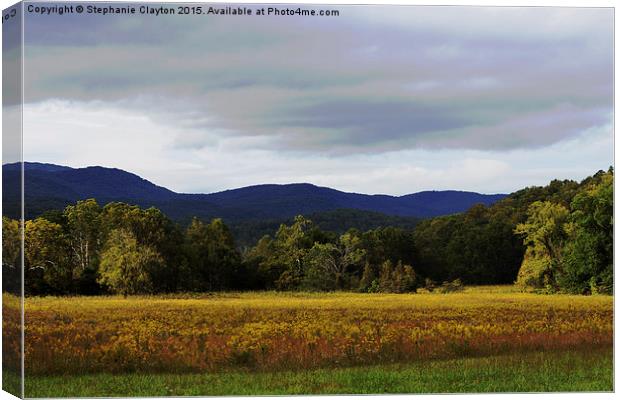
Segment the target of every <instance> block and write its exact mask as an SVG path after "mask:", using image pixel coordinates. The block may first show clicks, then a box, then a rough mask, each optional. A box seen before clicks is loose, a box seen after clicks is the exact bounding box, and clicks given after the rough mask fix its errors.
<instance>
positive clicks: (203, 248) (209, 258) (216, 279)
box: [185, 218, 241, 290]
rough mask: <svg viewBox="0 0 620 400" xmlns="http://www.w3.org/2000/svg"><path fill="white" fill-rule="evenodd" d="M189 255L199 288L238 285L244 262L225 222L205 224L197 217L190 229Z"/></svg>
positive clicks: (227, 287) (215, 221) (216, 221)
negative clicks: (241, 265)
mask: <svg viewBox="0 0 620 400" xmlns="http://www.w3.org/2000/svg"><path fill="white" fill-rule="evenodd" d="M185 237H186V252H187V256H188V260H189V263H190V270H191V271H192V272H193V273H194V274H195V277H196V280H195V281H194V286H195V289H197V290H224V289H229V288H231V287H232V286H233V284H234V282H233V281H234V277H235V275H236V272H237V269H238V268H239V266H240V263H241V257H240V255H239V253H238V251H237V249H236V246H235V241H234V238H233V236H232V234H231V233H230V230H229V229H228V227H227V226H226V225H225V224H224V222H223V221H222V220H221V219H214V220H213V221H211V223H210V224H208V225H207V224H205V223H203V222H202V221H200V220H199V219H197V218H194V219H193V220H192V223H191V224H190V226H189V227H188V228H187V232H186V235H185Z"/></svg>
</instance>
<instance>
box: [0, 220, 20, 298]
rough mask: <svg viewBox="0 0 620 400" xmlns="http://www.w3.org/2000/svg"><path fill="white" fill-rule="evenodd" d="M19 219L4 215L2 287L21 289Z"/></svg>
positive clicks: (17, 290)
mask: <svg viewBox="0 0 620 400" xmlns="http://www.w3.org/2000/svg"><path fill="white" fill-rule="evenodd" d="M19 225H20V224H19V221H16V220H14V219H10V218H7V217H2V278H3V279H2V288H3V290H5V291H8V292H10V293H15V294H17V293H19V292H20V291H21V233H20V226H19Z"/></svg>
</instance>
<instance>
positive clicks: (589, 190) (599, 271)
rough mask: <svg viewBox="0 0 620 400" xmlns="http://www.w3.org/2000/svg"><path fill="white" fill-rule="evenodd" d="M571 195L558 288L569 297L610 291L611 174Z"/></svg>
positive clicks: (611, 259) (611, 286) (611, 260)
mask: <svg viewBox="0 0 620 400" xmlns="http://www.w3.org/2000/svg"><path fill="white" fill-rule="evenodd" d="M596 178H597V179H595V180H594V181H593V182H591V183H590V184H589V185H587V186H586V187H585V188H584V189H583V190H582V191H581V192H579V193H578V194H576V195H575V197H574V199H573V201H572V204H571V206H572V209H573V212H572V214H571V218H570V221H571V223H570V225H569V227H570V229H569V236H570V241H569V243H568V245H567V246H566V248H565V251H564V260H565V262H564V264H565V266H564V270H563V271H562V274H561V275H560V277H559V281H560V285H561V286H562V288H563V289H564V290H566V291H568V292H572V293H579V294H583V293H611V292H612V291H613V172H612V171H611V170H610V171H609V172H607V173H604V174H598V176H597V177H596Z"/></svg>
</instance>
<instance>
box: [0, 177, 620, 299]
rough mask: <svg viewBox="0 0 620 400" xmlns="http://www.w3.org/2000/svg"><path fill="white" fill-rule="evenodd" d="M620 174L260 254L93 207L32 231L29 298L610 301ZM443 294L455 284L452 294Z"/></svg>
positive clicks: (223, 234) (45, 220) (118, 208)
mask: <svg viewBox="0 0 620 400" xmlns="http://www.w3.org/2000/svg"><path fill="white" fill-rule="evenodd" d="M2 235H3V274H4V275H3V276H4V280H3V281H4V290H8V291H18V290H19V276H20V274H19V268H17V267H16V266H19V265H20V240H21V239H20V227H19V223H18V221H15V220H11V219H9V218H6V217H3V229H2ZM612 236H613V170H612V169H611V168H610V169H609V170H608V171H606V172H604V171H599V172H598V173H597V174H595V175H594V176H592V177H589V178H587V179H585V180H584V181H582V182H580V183H578V182H574V181H557V180H556V181H552V182H551V183H550V184H549V185H547V186H545V187H531V188H526V189H523V190H521V191H518V192H515V193H513V194H511V195H510V196H508V197H507V198H505V199H503V200H502V201H500V202H498V203H496V204H494V205H493V206H491V207H485V206H484V205H475V206H473V207H471V208H470V209H469V210H468V211H467V212H465V213H461V214H455V215H449V216H444V217H437V218H432V219H428V220H424V221H422V222H420V223H419V224H418V225H416V226H415V228H414V229H407V228H402V227H394V226H386V227H382V228H377V229H370V230H366V231H361V230H359V229H350V230H348V231H347V232H345V233H343V234H337V233H335V232H331V231H327V230H322V229H319V228H318V227H317V225H316V224H314V223H313V222H312V221H311V220H310V219H308V218H306V217H304V216H297V217H296V218H295V219H294V220H293V221H292V222H291V223H289V224H281V225H280V226H279V228H278V229H277V230H276V231H275V232H274V233H273V235H265V236H264V237H262V238H261V239H260V240H258V242H256V243H255V244H254V245H253V246H247V247H243V248H240V247H239V246H237V244H236V241H235V237H234V236H233V234H232V233H231V230H230V229H229V228H228V227H227V225H226V224H225V223H224V222H223V221H222V220H221V219H213V220H212V221H201V220H199V219H197V218H195V219H193V220H192V221H191V223H190V224H189V225H188V226H187V227H182V226H180V225H179V224H177V223H175V222H173V221H172V220H171V219H170V218H168V217H167V216H166V215H164V214H163V213H162V212H161V211H160V210H158V209H156V208H148V209H142V208H140V207H138V206H134V205H129V204H125V203H121V202H112V203H109V204H106V205H104V206H101V205H100V204H98V203H97V201H96V200H95V199H88V200H84V201H79V202H77V203H76V204H74V205H70V206H68V207H66V208H65V209H64V210H62V211H60V210H53V211H48V212H45V213H43V214H42V215H40V216H39V217H37V218H35V219H32V220H28V221H26V222H25V224H24V250H25V251H24V266H25V270H24V274H25V291H26V294H27V295H46V294H54V295H69V294H102V293H118V294H123V295H130V294H146V293H170V292H182V291H191V292H205V291H222V290H308V291H332V290H349V291H362V292H392V293H402V292H415V291H416V290H417V289H418V288H419V287H421V286H424V287H426V288H427V289H429V290H434V289H435V290H444V291H452V290H458V289H459V288H460V287H461V283H465V284H497V283H513V282H515V281H516V283H517V284H519V285H522V286H524V287H531V288H534V289H536V290H542V291H566V292H571V293H581V294H587V293H610V292H611V290H612V282H613V237H612ZM441 282H444V283H443V284H441Z"/></svg>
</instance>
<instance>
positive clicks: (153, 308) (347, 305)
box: [3, 286, 613, 376]
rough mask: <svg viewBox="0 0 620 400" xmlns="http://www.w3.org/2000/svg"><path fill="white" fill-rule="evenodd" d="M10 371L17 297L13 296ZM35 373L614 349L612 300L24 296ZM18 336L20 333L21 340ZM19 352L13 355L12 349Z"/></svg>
mask: <svg viewBox="0 0 620 400" xmlns="http://www.w3.org/2000/svg"><path fill="white" fill-rule="evenodd" d="M3 301H4V305H5V307H4V321H3V324H4V325H3V327H4V330H5V335H4V337H5V343H4V346H6V347H5V360H4V361H5V365H9V366H10V365H12V364H15V365H16V363H17V362H18V359H17V357H16V356H13V357H12V356H11V354H13V355H16V354H18V352H17V349H18V348H19V342H18V341H17V338H18V335H17V329H18V327H19V313H18V311H17V308H16V307H17V304H18V300H17V298H15V297H12V296H10V295H7V294H5V295H4V296H3ZM25 318H26V331H25V337H26V344H25V369H26V375H27V376H53V375H59V374H63V375H65V374H69V375H71V374H76V375H80V374H89V373H133V372H140V373H163V372H166V373H198V372H200V373H202V372H205V373H206V372H209V373H211V372H231V371H258V372H260V371H266V372H273V371H300V370H308V369H317V368H333V367H348V366H356V365H364V366H368V365H384V364H393V363H408V362H414V361H417V360H444V359H445V360H447V359H458V358H464V357H472V356H473V357H483V356H495V355H509V354H521V353H526V352H541V351H542V352H546V351H550V352H553V351H558V350H559V351H562V350H574V349H585V350H587V349H593V350H595V349H596V350H597V351H600V350H601V349H603V350H604V349H609V352H610V354H611V352H612V346H613V297H611V296H569V295H540V294H532V293H520V292H517V291H516V290H515V289H514V288H512V287H498V286H493V287H476V288H470V289H468V290H466V291H465V292H460V293H452V294H435V293H418V294H355V293H320V294H319V293H317V294H310V293H276V292H266V293H221V294H212V295H178V296H154V297H129V298H123V297H65V298H56V297H43V298H39V297H37V298H27V299H26V300H25ZM13 333H15V334H13ZM11 349H12V350H13V351H11Z"/></svg>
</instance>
